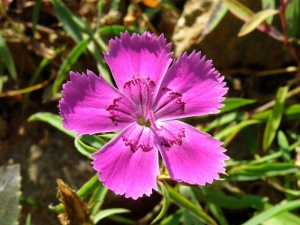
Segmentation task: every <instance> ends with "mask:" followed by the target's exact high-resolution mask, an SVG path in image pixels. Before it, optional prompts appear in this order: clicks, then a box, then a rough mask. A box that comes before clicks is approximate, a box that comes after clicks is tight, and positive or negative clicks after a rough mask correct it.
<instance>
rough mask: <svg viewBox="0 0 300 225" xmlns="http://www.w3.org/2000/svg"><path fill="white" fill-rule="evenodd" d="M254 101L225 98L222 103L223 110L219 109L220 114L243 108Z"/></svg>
mask: <svg viewBox="0 0 300 225" xmlns="http://www.w3.org/2000/svg"><path fill="white" fill-rule="evenodd" d="M255 102H256V101H255V100H253V99H245V98H226V99H225V100H224V101H223V104H224V105H225V106H224V107H223V108H221V112H222V113H224V112H227V111H231V110H234V109H237V108H239V107H242V106H245V105H249V104H253V103H255Z"/></svg>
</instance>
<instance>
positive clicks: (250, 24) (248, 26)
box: [238, 9, 279, 37]
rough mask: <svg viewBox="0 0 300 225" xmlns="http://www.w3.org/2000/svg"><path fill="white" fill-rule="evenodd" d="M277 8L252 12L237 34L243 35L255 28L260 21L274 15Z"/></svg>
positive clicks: (276, 12) (277, 11)
mask: <svg viewBox="0 0 300 225" xmlns="http://www.w3.org/2000/svg"><path fill="white" fill-rule="evenodd" d="M278 13H279V10H276V9H265V10H262V11H260V12H258V13H256V14H254V15H253V16H252V17H251V18H250V19H249V20H248V21H247V22H246V23H245V24H244V25H243V26H242V28H241V30H240V31H239V33H238V36H239V37H241V36H244V35H246V34H248V33H250V32H251V31H253V30H255V29H256V28H257V27H258V26H259V25H260V24H261V23H263V22H264V21H265V20H266V19H267V18H268V17H270V16H273V15H276V14H278Z"/></svg>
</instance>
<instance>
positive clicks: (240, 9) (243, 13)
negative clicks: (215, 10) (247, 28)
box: [223, 0, 254, 21]
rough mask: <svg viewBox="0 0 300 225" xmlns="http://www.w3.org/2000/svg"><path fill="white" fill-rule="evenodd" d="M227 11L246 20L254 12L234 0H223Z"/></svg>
mask: <svg viewBox="0 0 300 225" xmlns="http://www.w3.org/2000/svg"><path fill="white" fill-rule="evenodd" d="M223 1H224V3H225V5H226V6H227V8H228V9H229V11H230V12H231V13H232V14H233V15H235V16H236V17H238V18H239V19H241V20H243V21H247V20H248V19H249V18H251V16H253V15H254V12H253V11H252V10H250V9H249V8H247V7H246V6H244V5H243V4H242V3H240V2H238V1H236V0H223Z"/></svg>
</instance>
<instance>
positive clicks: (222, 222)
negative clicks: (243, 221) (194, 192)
mask: <svg viewBox="0 0 300 225" xmlns="http://www.w3.org/2000/svg"><path fill="white" fill-rule="evenodd" d="M207 206H208V209H209V211H210V212H211V214H212V215H214V217H215V218H216V220H217V221H218V224H219V225H229V223H228V222H227V219H226V217H225V215H224V213H223V211H222V209H221V207H220V206H218V205H216V204H213V203H210V202H207Z"/></svg>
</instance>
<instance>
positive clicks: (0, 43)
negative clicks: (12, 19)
mask: <svg viewBox="0 0 300 225" xmlns="http://www.w3.org/2000/svg"><path fill="white" fill-rule="evenodd" d="M0 60H3V61H4V64H5V65H6V68H7V70H8V72H9V74H10V76H11V77H12V78H13V79H15V80H16V79H17V70H16V67H15V64H14V61H13V59H12V57H11V54H10V51H9V49H8V47H7V45H6V43H5V41H4V38H3V37H2V35H1V34H0ZM0 63H1V62H0Z"/></svg>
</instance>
